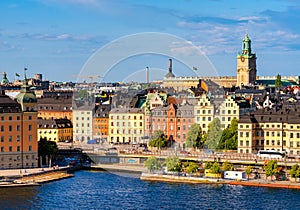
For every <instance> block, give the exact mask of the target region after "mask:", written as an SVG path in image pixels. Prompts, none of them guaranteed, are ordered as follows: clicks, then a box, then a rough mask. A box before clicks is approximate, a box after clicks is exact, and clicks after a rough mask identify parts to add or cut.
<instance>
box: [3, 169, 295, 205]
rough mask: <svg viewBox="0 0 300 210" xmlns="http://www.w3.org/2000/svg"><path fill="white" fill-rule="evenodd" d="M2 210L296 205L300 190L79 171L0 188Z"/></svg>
mask: <svg viewBox="0 0 300 210" xmlns="http://www.w3.org/2000/svg"><path fill="white" fill-rule="evenodd" d="M0 209H300V191H299V190H289V189H272V188H260V187H243V186H230V185H208V184H174V183H163V182H149V181H141V180H140V179H139V176H138V175H137V174H128V173H109V172H100V171H78V172H76V173H75V176H74V177H73V178H69V179H64V180H59V181H55V182H51V183H47V184H43V185H41V186H37V187H22V188H0Z"/></svg>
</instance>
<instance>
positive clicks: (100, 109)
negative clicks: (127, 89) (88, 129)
mask: <svg viewBox="0 0 300 210" xmlns="http://www.w3.org/2000/svg"><path fill="white" fill-rule="evenodd" d="M110 109H111V105H110V104H102V105H98V106H97V107H96V111H95V114H94V117H93V126H94V129H93V137H94V138H95V139H99V140H102V141H105V140H107V138H108V127H109V111H110Z"/></svg>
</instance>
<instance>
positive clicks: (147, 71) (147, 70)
mask: <svg viewBox="0 0 300 210" xmlns="http://www.w3.org/2000/svg"><path fill="white" fill-rule="evenodd" d="M146 83H149V67H148V66H147V67H146Z"/></svg>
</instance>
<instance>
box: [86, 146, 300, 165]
mask: <svg viewBox="0 0 300 210" xmlns="http://www.w3.org/2000/svg"><path fill="white" fill-rule="evenodd" d="M115 151H116V153H107V152H105V151H103V150H99V149H95V148H93V149H89V150H83V152H85V153H86V154H87V155H88V156H89V157H90V158H91V159H92V160H93V161H94V163H93V165H97V164H119V163H121V164H125V165H126V164H127V165H137V164H141V165H142V164H143V163H144V161H145V160H146V159H147V158H148V157H151V156H155V157H157V158H159V159H161V160H165V159H166V158H167V157H172V156H178V157H179V159H181V160H182V161H186V162H188V161H195V162H206V161H212V162H219V163H223V162H225V161H230V162H231V163H232V164H234V165H235V166H249V165H250V166H258V167H262V166H265V165H266V163H267V162H268V161H270V160H277V164H278V166H282V167H287V168H291V167H292V165H294V164H297V163H299V162H300V160H299V158H294V157H286V158H276V159H274V158H263V157H258V156H257V155H255V154H246V153H236V152H219V153H214V154H205V153H204V152H201V151H191V152H186V151H184V152H183V151H176V150H160V151H158V150H156V151H150V150H149V151H145V152H136V151H130V150H123V149H122V150H120V149H117V150H115Z"/></svg>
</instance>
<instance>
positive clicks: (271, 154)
mask: <svg viewBox="0 0 300 210" xmlns="http://www.w3.org/2000/svg"><path fill="white" fill-rule="evenodd" d="M285 155H286V153H285V152H284V151H275V150H259V151H258V153H257V156H258V157H266V158H284V157H285Z"/></svg>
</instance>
